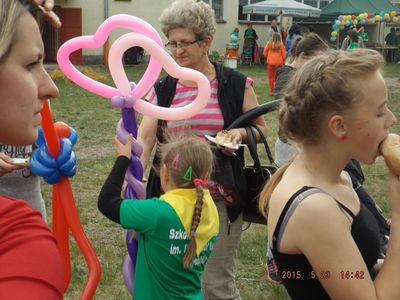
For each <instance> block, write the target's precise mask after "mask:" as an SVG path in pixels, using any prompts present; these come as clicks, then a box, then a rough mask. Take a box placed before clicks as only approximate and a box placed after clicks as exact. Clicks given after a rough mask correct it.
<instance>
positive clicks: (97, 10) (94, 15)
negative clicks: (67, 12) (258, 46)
mask: <svg viewBox="0 0 400 300" xmlns="http://www.w3.org/2000/svg"><path fill="white" fill-rule="evenodd" d="M238 1H239V0H225V1H224V22H221V23H218V24H217V32H216V34H215V36H214V42H213V44H212V47H211V50H217V51H218V52H220V53H224V52H225V48H226V44H227V43H228V42H229V36H230V34H231V32H232V31H233V29H234V28H235V27H239V29H240V34H241V35H242V36H243V33H244V30H245V29H246V27H247V26H246V24H245V23H242V24H238ZM55 2H56V5H60V6H61V7H70V8H82V34H83V35H91V34H94V33H95V32H96V30H97V28H98V27H99V26H100V24H101V23H102V22H103V21H104V19H105V14H106V13H108V16H112V15H116V14H121V13H124V14H130V15H134V16H136V17H139V18H141V19H143V20H145V21H147V22H148V23H150V24H151V25H152V26H153V27H154V28H155V29H156V30H157V31H158V32H159V34H160V36H161V38H162V40H163V42H165V43H166V42H167V39H166V37H165V36H164V34H163V33H162V31H161V28H160V22H159V20H158V19H159V16H160V14H161V12H162V10H163V9H164V8H166V7H167V6H168V5H169V4H170V3H172V2H173V1H172V0H131V1H115V0H108V9H105V5H106V3H107V0H56V1H55ZM254 28H255V29H256V30H257V32H260V33H263V32H265V34H264V35H263V34H260V41H262V42H263V43H264V42H265V41H264V40H263V36H265V35H266V30H267V25H265V24H263V25H255V26H254ZM125 32H128V31H126V30H122V29H116V30H114V31H113V32H112V34H111V36H110V44H111V43H112V42H113V41H114V40H115V39H116V38H118V37H119V36H120V35H121V34H123V33H125ZM264 39H265V38H264ZM242 42H243V41H241V43H242ZM102 55H103V49H102V48H101V49H94V50H91V49H90V50H87V49H86V50H85V49H84V50H83V56H84V57H87V56H95V57H102ZM86 61H87V60H86Z"/></svg>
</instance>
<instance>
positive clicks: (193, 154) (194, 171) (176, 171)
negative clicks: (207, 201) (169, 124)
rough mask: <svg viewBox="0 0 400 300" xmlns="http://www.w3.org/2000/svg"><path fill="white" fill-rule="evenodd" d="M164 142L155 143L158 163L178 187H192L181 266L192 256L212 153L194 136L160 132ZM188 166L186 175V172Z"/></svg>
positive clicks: (187, 263)
mask: <svg viewBox="0 0 400 300" xmlns="http://www.w3.org/2000/svg"><path fill="white" fill-rule="evenodd" d="M164 137H165V140H166V142H165V143H163V144H159V146H158V150H157V151H158V155H159V157H160V158H161V165H165V166H166V167H167V169H168V170H169V172H170V174H171V175H170V176H171V179H172V181H173V183H174V184H175V186H176V187H178V188H195V189H196V203H195V206H194V210H193V217H192V223H191V226H190V234H189V237H190V240H189V244H188V245H187V247H186V250H185V254H184V257H183V266H184V268H186V269H187V268H189V267H190V265H191V263H192V261H193V259H194V258H195V256H196V238H195V236H196V230H197V228H198V226H199V224H200V221H201V212H202V207H203V199H204V188H205V181H206V180H207V179H208V178H209V176H210V174H211V172H212V167H213V154H212V152H211V149H210V146H209V145H208V144H207V143H206V142H205V141H203V140H201V139H199V138H198V137H196V136H190V135H189V136H188V135H185V136H182V134H180V135H179V136H176V135H172V134H167V133H164ZM188 169H190V170H191V176H190V178H187V176H186V172H187V171H188Z"/></svg>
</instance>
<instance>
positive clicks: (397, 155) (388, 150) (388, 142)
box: [379, 133, 400, 176]
mask: <svg viewBox="0 0 400 300" xmlns="http://www.w3.org/2000/svg"><path fill="white" fill-rule="evenodd" d="M379 150H380V152H381V154H382V156H383V158H384V159H385V163H386V165H387V166H388V168H389V169H390V170H391V171H392V172H393V173H395V174H396V175H397V176H400V136H398V135H397V134H394V133H390V134H389V135H388V137H387V138H386V139H385V140H384V141H383V142H382V144H381V145H380V147H379Z"/></svg>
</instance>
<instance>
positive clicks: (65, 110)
mask: <svg viewBox="0 0 400 300" xmlns="http://www.w3.org/2000/svg"><path fill="white" fill-rule="evenodd" d="M239 69H240V71H242V72H243V73H245V74H247V75H248V76H250V77H252V78H253V79H254V88H255V91H256V94H257V96H258V99H259V102H260V103H264V102H268V101H270V100H271V97H270V96H269V93H268V83H267V73H266V70H265V67H264V66H258V65H256V66H239ZM99 70H100V71H101V72H105V71H104V68H100V69H99ZM144 70H145V66H143V65H139V66H132V67H127V68H126V71H127V74H128V77H129V79H130V80H132V81H136V82H138V80H139V79H140V76H141V75H142V74H143V72H144ZM398 74H400V65H397V64H391V65H388V66H386V67H385V69H384V75H385V77H386V79H387V84H388V87H389V106H390V108H391V109H392V111H393V112H394V113H395V115H396V116H400V104H399V98H400V97H399V96H400V87H399V82H398ZM107 83H108V84H112V80H111V78H109V80H108V82H107ZM57 84H58V87H59V89H60V96H59V97H58V98H57V99H55V100H54V101H53V102H52V112H53V117H54V120H55V121H63V122H66V123H67V124H68V125H70V126H72V127H74V128H75V129H76V130H77V132H78V136H79V138H78V143H77V145H76V147H75V151H76V154H77V156H78V172H77V174H76V176H75V177H74V178H73V179H71V184H72V188H73V193H74V197H75V202H76V205H77V208H78V211H79V215H80V218H81V222H82V225H83V227H84V230H85V232H86V235H87V237H88V238H89V240H90V242H91V243H92V245H93V247H94V249H95V251H96V253H97V255H98V257H99V259H100V262H101V265H102V279H101V282H100V285H99V287H98V288H97V292H96V295H95V299H118V300H123V299H131V297H130V295H129V293H128V292H127V290H126V288H125V286H124V284H123V280H122V275H121V265H122V260H123V257H124V255H125V253H126V248H125V241H124V238H125V231H124V230H122V229H121V228H120V227H119V226H117V225H115V224H114V223H112V222H111V221H108V220H107V219H106V218H105V217H103V216H102V215H101V214H100V213H99V212H98V210H97V196H98V193H99V191H100V188H101V185H102V183H103V182H104V180H105V177H106V176H107V174H108V172H109V170H110V168H111V166H112V163H113V161H114V144H113V136H114V135H115V128H116V124H117V122H118V120H119V118H120V111H119V110H117V109H113V108H112V107H111V105H110V103H109V101H107V100H105V99H103V98H101V97H98V96H95V95H93V94H90V93H88V92H86V91H84V90H83V89H81V88H79V87H77V86H75V85H74V84H71V83H65V82H62V81H60V82H58V83H57ZM276 118H277V115H276V112H274V113H271V114H268V115H267V116H266V122H267V126H268V128H269V137H268V140H269V142H270V143H271V146H273V145H274V142H275V138H276V129H277V122H276ZM399 129H400V128H399V125H395V126H394V128H393V130H392V131H393V132H397V133H399V132H400V130H399ZM272 148H273V147H272ZM272 150H273V149H272ZM260 152H262V151H260ZM264 158H265V156H264ZM364 171H365V174H366V177H367V180H366V187H367V189H368V190H369V192H370V193H371V194H372V196H373V197H374V198H375V199H376V201H377V202H378V203H379V204H380V205H381V206H382V208H383V209H384V210H385V211H386V212H387V209H388V208H387V205H386V203H387V197H386V184H385V180H386V167H385V165H384V163H383V161H382V160H381V159H379V160H378V161H377V163H376V164H375V165H373V166H368V167H367V166H364ZM42 187H43V194H44V197H45V199H46V202H47V209H48V212H49V214H50V212H51V188H50V187H49V186H48V185H47V184H45V183H43V185H42ZM266 243H267V240H266V227H265V226H261V225H252V226H251V227H250V228H249V229H248V230H246V231H244V232H243V235H242V239H241V243H240V247H239V251H238V255H237V272H236V279H237V284H238V287H239V289H240V291H241V295H242V298H243V299H244V300H253V299H254V300H256V299H257V300H262V299H279V300H280V299H288V297H287V295H286V292H285V291H284V289H283V288H282V287H281V286H272V285H271V284H268V283H267V282H266V281H265V279H264V278H265V277H264V276H265V275H264V271H263V264H264V263H265V248H266ZM71 256H72V279H71V283H70V286H69V289H68V291H67V293H66V297H65V299H78V298H79V296H80V293H81V291H82V289H83V285H84V283H85V280H86V278H87V267H86V265H85V262H84V259H83V257H82V256H81V254H80V252H79V250H78V249H77V247H76V244H75V242H74V240H73V238H72V237H71Z"/></svg>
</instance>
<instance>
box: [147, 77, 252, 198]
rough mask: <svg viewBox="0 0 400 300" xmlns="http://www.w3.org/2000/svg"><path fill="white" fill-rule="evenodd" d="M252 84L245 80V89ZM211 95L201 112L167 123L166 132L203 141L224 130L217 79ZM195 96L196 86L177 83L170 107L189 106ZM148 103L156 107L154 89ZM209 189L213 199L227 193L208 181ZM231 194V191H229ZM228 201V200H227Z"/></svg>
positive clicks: (211, 181) (211, 82) (247, 79)
mask: <svg viewBox="0 0 400 300" xmlns="http://www.w3.org/2000/svg"><path fill="white" fill-rule="evenodd" d="M252 84H253V79H251V78H249V77H247V78H246V89H247V88H249V87H250V86H251V85H252ZM210 85H211V95H210V99H209V100H208V103H207V105H206V106H205V107H204V108H203V110H202V111H201V112H200V113H198V114H196V115H194V116H192V117H191V118H189V119H185V120H180V121H167V130H168V131H170V132H172V133H175V132H179V131H186V132H190V133H191V134H194V135H196V136H198V137H199V138H201V139H205V137H204V136H205V135H209V136H215V135H217V133H218V131H221V130H222V129H223V128H224V117H223V115H222V111H221V108H220V106H219V103H218V80H217V78H215V79H213V80H211V81H210ZM196 96H197V86H187V85H183V84H182V83H180V82H179V81H178V83H177V85H176V90H175V95H174V99H173V100H172V103H171V107H181V106H185V105H188V104H190V103H191V102H193V101H194V99H195V98H196ZM148 101H149V102H150V103H152V104H154V105H157V94H156V92H155V89H154V87H153V88H152V90H151V91H150V93H149V97H148ZM208 183H209V189H210V193H211V196H212V197H213V198H214V199H217V197H221V196H222V195H223V194H224V193H227V192H228V191H227V190H225V188H224V187H223V186H222V185H220V184H219V183H217V182H215V181H213V180H212V179H210V180H209V182H208ZM230 192H231V191H230ZM227 201H229V200H227Z"/></svg>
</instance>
